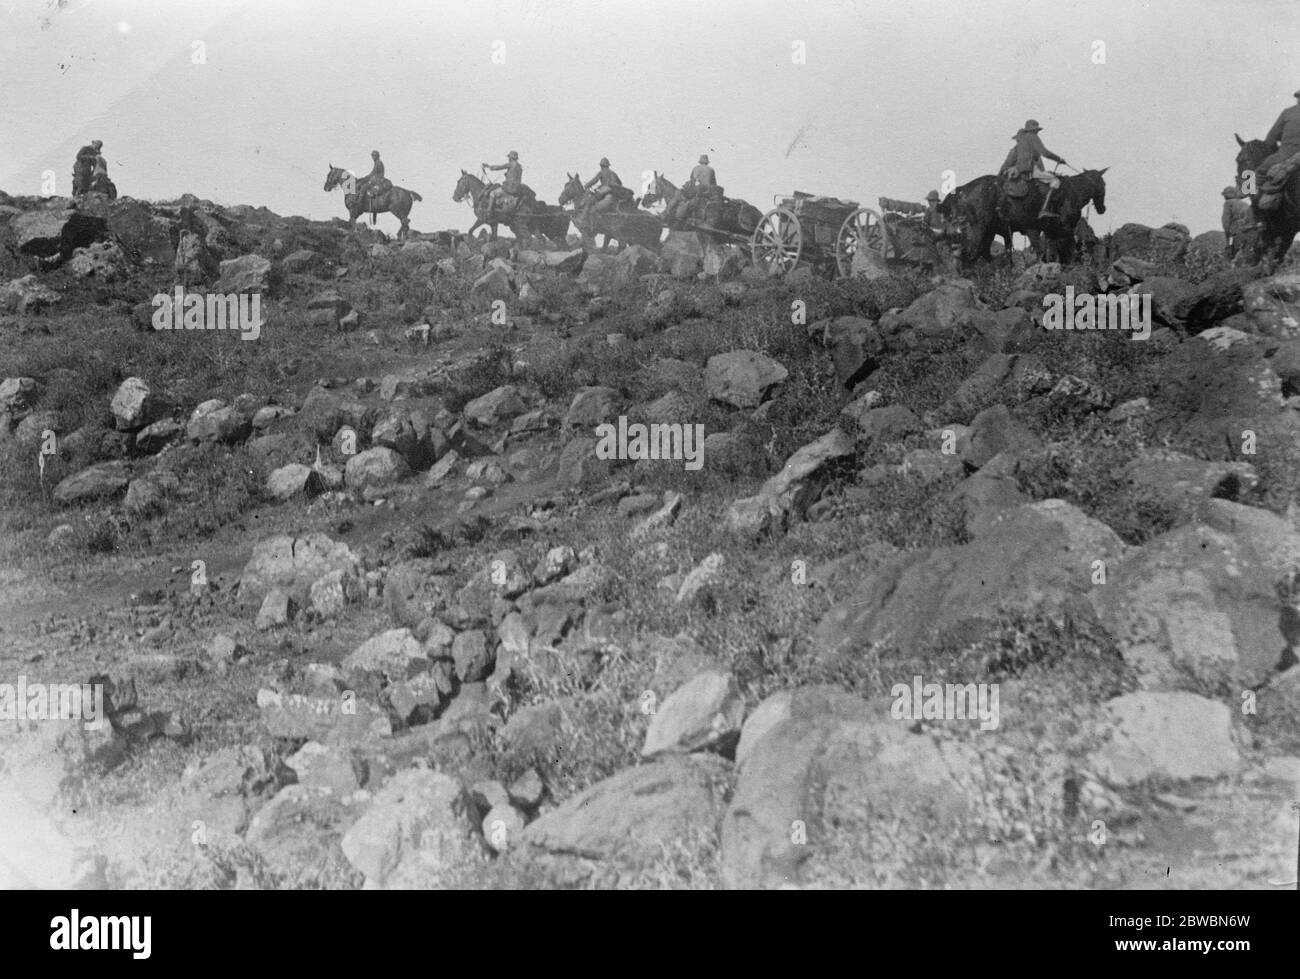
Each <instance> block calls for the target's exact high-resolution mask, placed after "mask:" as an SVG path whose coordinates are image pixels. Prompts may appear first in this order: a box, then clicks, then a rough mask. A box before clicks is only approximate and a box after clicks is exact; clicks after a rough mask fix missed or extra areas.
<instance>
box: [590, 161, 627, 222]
mask: <svg viewBox="0 0 1300 979" xmlns="http://www.w3.org/2000/svg"><path fill="white" fill-rule="evenodd" d="M597 184H599V185H600V186H599V188H598V189H597V190H596V193H595V199H594V201H593V202H592V205H591V209H592V210H593V211H613V210H615V209H616V208H617V207H618V205H619V201H620V200H623V199H625V198H627V197H628V196H629V195H628V194H627V191H626V188H625V187H624V186H623V181H622V180H620V179H619V177H618V174H616V173H615V172H614V171H613V169H611V168H610V165H609V157H606V156H602V157H601V158H600V170H599V171H598V172H597V173H596V176H594V177H592V178H591V179H590V180H588V181H587V182H586V183H585V184H583V185H582V189H583V190H591V188H592V187H593V186H595V185H597Z"/></svg>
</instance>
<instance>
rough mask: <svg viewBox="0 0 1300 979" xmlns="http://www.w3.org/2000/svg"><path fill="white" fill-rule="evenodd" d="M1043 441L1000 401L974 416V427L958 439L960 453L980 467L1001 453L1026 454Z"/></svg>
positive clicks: (965, 460) (973, 464)
mask: <svg viewBox="0 0 1300 979" xmlns="http://www.w3.org/2000/svg"><path fill="white" fill-rule="evenodd" d="M1041 444H1042V443H1041V441H1040V440H1039V438H1038V436H1036V435H1035V434H1034V433H1033V431H1032V430H1031V429H1030V428H1029V426H1028V425H1026V424H1025V423H1024V422H1022V421H1020V420H1019V419H1018V418H1016V417H1015V416H1014V415H1012V414H1011V412H1010V410H1008V408H1007V406H1006V405H1000V404H999V405H993V406H992V407H989V408H985V409H984V410H983V411H981V412H980V413H979V414H978V415H976V416H975V417H974V419H973V420H972V421H971V423H970V428H969V429H968V430H967V431H966V432H965V433H963V434H962V435H961V436H960V437H959V438H958V439H957V454H958V455H959V456H961V458H962V460H963V461H964V462H966V463H968V464H969V465H971V466H974V467H975V468H977V469H978V468H980V467H982V466H983V465H984V464H985V463H987V462H988V461H989V460H990V459H992V458H993V457H994V456H996V455H998V454H999V453H1002V452H1008V453H1012V454H1014V455H1025V454H1026V453H1029V452H1032V451H1033V450H1034V449H1036V448H1038V447H1039V446H1040V445H1041Z"/></svg>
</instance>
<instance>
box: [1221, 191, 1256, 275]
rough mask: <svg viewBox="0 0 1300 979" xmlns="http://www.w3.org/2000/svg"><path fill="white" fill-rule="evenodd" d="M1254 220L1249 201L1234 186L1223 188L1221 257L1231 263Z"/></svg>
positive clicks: (1239, 250)
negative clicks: (1222, 241)
mask: <svg viewBox="0 0 1300 979" xmlns="http://www.w3.org/2000/svg"><path fill="white" fill-rule="evenodd" d="M1254 223H1255V220H1254V217H1253V215H1252V214H1251V213H1250V200H1249V199H1248V198H1247V197H1246V195H1245V194H1243V193H1242V192H1241V191H1240V190H1238V189H1237V187H1236V186H1235V185H1232V184H1230V185H1228V186H1227V187H1224V188H1223V237H1224V243H1223V257H1224V258H1226V259H1227V260H1228V261H1229V262H1231V261H1232V260H1233V259H1234V258H1236V257H1237V255H1238V254H1239V253H1240V252H1241V250H1242V246H1243V245H1244V244H1245V241H1246V236H1247V232H1249V231H1250V229H1251V227H1252V225H1254Z"/></svg>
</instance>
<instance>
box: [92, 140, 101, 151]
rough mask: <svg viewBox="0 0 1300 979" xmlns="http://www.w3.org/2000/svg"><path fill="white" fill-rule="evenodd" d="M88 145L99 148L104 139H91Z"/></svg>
mask: <svg viewBox="0 0 1300 979" xmlns="http://www.w3.org/2000/svg"><path fill="white" fill-rule="evenodd" d="M90 145H91V146H93V147H95V149H99V148H100V147H101V146H103V145H104V141H103V140H102V139H92V140H91V141H90Z"/></svg>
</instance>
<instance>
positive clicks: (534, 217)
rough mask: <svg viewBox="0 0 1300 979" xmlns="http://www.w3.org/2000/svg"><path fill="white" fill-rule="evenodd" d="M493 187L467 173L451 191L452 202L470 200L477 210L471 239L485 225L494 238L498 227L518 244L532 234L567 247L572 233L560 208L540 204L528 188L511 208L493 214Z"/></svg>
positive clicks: (464, 173)
mask: <svg viewBox="0 0 1300 979" xmlns="http://www.w3.org/2000/svg"><path fill="white" fill-rule="evenodd" d="M492 187H493V185H492V184H488V183H486V182H484V181H483V180H480V179H479V178H478V177H476V176H474V175H473V174H472V173H470V172H469V171H468V170H462V171H461V172H460V179H459V180H458V181H456V189H455V190H454V191H452V194H451V199H452V200H453V201H455V202H456V203H460V202H461V201H463V200H468V201H469V204H470V207H471V208H473V210H474V223H473V224H472V225H470V229H469V231H468V232H467V233H468V234H471V235H472V234H473V233H474V232H475V231H477V230H478V229H479V228H481V227H483V226H484V225H491V227H492V237H493V238H495V237H496V236H497V225H499V224H504V225H505V226H506V227H507V228H509V229H510V233H511V234H512V235H514V236H515V238H516V240H522V239H524V238H527V237H528V236H529V235H532V234H540V235H544V236H546V237H547V238H549V239H550V240H551V241H553V242H556V243H558V244H561V245H562V244H564V241H565V236H566V235H567V234H568V233H569V215H568V214H566V213H564V211H562V210H560V209H559V208H549V207H547V206H546V204H545V202H543V201H539V200H538V199H537V197H536V196H535V195H534V194H533V192H532V190H530V189H529V188H528V187H526V186H525V187H524V188H523V190H524V191H525V193H523V194H520V195H519V197H518V199H517V200H516V201H515V203H514V204H513V205H512V206H510V207H502V208H497V210H496V211H493V210H492V207H491V204H490V202H489V201H490V199H489V197H488V195H489V194H490V193H491V191H492Z"/></svg>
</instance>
